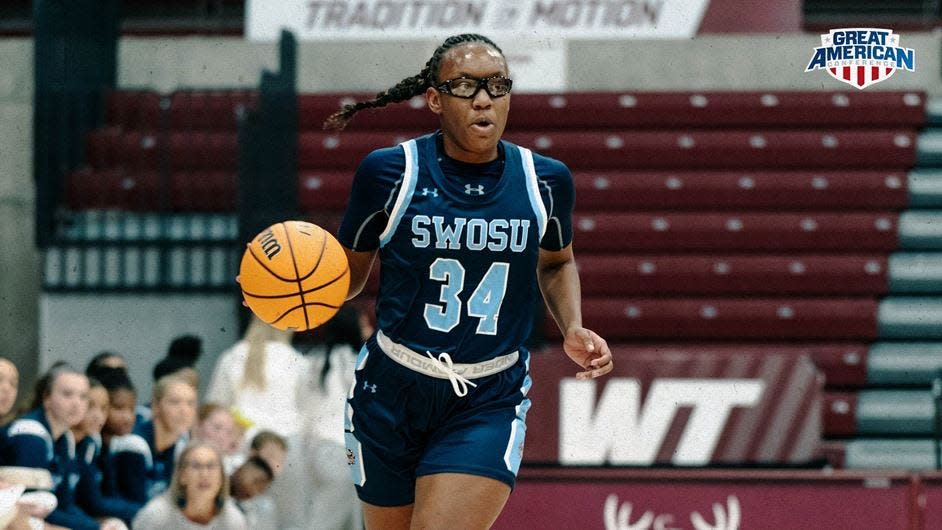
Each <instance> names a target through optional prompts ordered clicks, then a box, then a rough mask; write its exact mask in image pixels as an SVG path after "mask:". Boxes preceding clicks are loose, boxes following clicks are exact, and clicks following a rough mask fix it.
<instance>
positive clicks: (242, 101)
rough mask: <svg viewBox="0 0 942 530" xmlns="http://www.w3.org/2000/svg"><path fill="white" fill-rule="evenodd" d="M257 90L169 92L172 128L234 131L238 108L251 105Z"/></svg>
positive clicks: (255, 97) (253, 102)
mask: <svg viewBox="0 0 942 530" xmlns="http://www.w3.org/2000/svg"><path fill="white" fill-rule="evenodd" d="M257 100H258V93H257V92H254V91H248V90H227V91H202V90H187V91H177V92H174V93H173V94H171V95H170V106H169V109H168V110H169V119H170V128H171V129H172V130H191V131H196V130H199V131H206V130H212V131H235V130H236V129H237V128H238V113H239V112H240V109H245V108H250V107H253V106H254V105H255V103H256V101H257Z"/></svg>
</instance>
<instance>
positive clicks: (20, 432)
mask: <svg viewBox="0 0 942 530" xmlns="http://www.w3.org/2000/svg"><path fill="white" fill-rule="evenodd" d="M14 436H34V437H36V438H39V439H41V440H42V441H43V442H44V443H45V444H46V460H52V459H53V457H54V456H55V455H54V452H53V443H52V435H51V434H49V431H47V430H46V428H45V427H43V424H42V423H40V422H38V421H36V420H32V419H29V418H21V419H18V420H16V421H14V422H13V423H11V424H10V429H9V430H8V431H7V437H8V438H13V437H14Z"/></svg>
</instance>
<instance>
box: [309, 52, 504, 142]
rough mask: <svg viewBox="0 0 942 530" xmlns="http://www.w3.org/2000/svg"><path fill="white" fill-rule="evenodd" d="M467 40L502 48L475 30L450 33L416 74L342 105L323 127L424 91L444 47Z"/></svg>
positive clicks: (431, 82) (431, 83)
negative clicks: (373, 95)
mask: <svg viewBox="0 0 942 530" xmlns="http://www.w3.org/2000/svg"><path fill="white" fill-rule="evenodd" d="M471 42H482V43H484V44H486V45H488V46H490V47H492V48H494V49H495V50H496V51H497V53H499V54H501V55H503V54H504V52H503V51H501V49H500V48H499V47H498V46H497V45H496V44H494V41H492V40H491V39H489V38H487V37H485V36H483V35H478V34H477V33H463V34H461V35H453V36H451V37H448V38H447V39H445V42H443V43H442V44H441V45H440V46H439V47H438V48H436V49H435V53H433V54H432V57H430V58H429V60H428V61H427V62H426V63H425V67H424V68H422V71H421V72H419V73H418V74H416V75H414V76H411V77H407V78H405V79H403V80H402V81H399V82H398V83H396V85H395V86H393V87H392V88H389V89H387V90H385V91H383V92H380V93H379V94H376V97H374V98H373V99H369V100H366V101H358V102H356V103H352V104H349V105H344V106H343V107H342V108H341V109H340V110H338V111H337V112H335V113H333V114H331V115H330V116H328V117H327V119H326V120H324V129H325V130H329V131H341V130H343V128H344V127H346V126H347V124H348V123H350V120H352V119H353V116H354V114H356V113H357V112H360V111H361V110H363V109H375V108H380V107H385V106H386V105H388V104H390V103H398V102H400V101H407V100H409V99H411V98H413V97H415V96H418V95H419V94H422V93H423V92H425V89H427V88H428V87H430V86H435V83H436V82H437V80H436V77H437V76H438V70H439V68H440V67H441V62H442V57H443V56H444V55H445V53H447V52H448V50H450V49H452V48H454V47H456V46H459V45H461V44H467V43H471Z"/></svg>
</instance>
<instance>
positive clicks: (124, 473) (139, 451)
mask: <svg viewBox="0 0 942 530" xmlns="http://www.w3.org/2000/svg"><path fill="white" fill-rule="evenodd" d="M152 410H153V416H154V417H153V419H152V420H150V421H146V422H144V423H142V424H139V425H136V426H135V427H134V432H133V433H132V434H129V435H127V436H120V437H115V438H112V440H111V447H110V453H111V459H110V460H111V462H110V465H111V466H112V469H113V471H114V473H115V479H116V481H115V485H116V490H117V495H118V496H119V497H122V498H124V499H127V500H130V501H135V502H147V501H149V500H150V499H152V498H154V497H155V496H157V495H159V494H161V493H163V492H164V491H165V490H166V489H167V487H168V485H169V484H170V478H171V476H172V475H173V465H174V461H175V457H176V454H177V453H178V451H179V450H181V449H182V448H183V446H184V445H186V443H187V441H189V431H190V428H191V427H192V426H193V422H194V420H195V419H196V389H194V388H193V387H192V386H191V385H190V383H189V382H187V381H186V380H184V379H182V378H180V377H177V376H174V375H169V376H164V377H163V378H161V379H160V380H159V381H157V385H156V386H155V387H154V398H153V404H152Z"/></svg>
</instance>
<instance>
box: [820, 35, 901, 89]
mask: <svg viewBox="0 0 942 530" xmlns="http://www.w3.org/2000/svg"><path fill="white" fill-rule="evenodd" d="M819 69H825V70H827V72H828V73H829V74H831V77H833V78H834V79H837V80H838V81H842V82H844V83H847V84H849V85H851V86H853V87H856V88H858V89H860V90H863V89H865V88H867V87H868V86H870V85H873V84H875V83H879V82H880V81H886V80H887V79H889V78H890V76H891V75H893V73H894V72H896V70H897V69H903V70H908V71H910V72H914V71H915V70H916V52H915V51H914V50H913V49H912V48H901V47H900V46H899V35H894V34H893V30H891V29H879V28H841V29H832V30H831V31H830V32H829V33H827V34H825V35H821V46H818V47H817V48H815V49H814V55H813V56H812V57H811V61H810V62H809V63H808V66H807V67H806V68H805V72H811V71H814V70H819Z"/></svg>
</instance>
